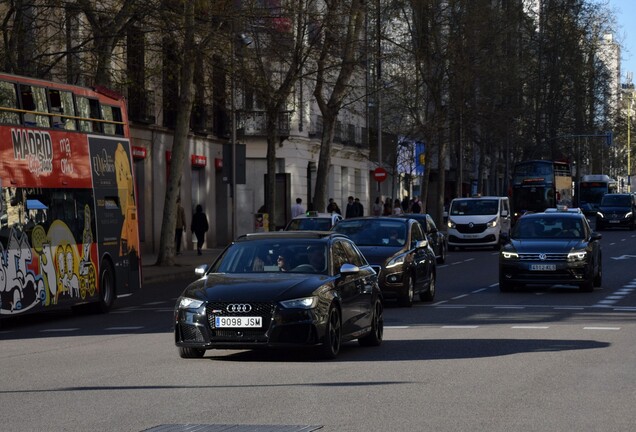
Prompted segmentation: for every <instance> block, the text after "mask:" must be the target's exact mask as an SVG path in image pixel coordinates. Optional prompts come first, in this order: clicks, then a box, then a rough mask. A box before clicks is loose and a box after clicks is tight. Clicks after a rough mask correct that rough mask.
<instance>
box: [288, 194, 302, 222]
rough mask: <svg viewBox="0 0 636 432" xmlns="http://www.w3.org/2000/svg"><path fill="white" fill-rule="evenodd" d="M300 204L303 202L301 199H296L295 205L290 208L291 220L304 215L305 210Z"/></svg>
mask: <svg viewBox="0 0 636 432" xmlns="http://www.w3.org/2000/svg"><path fill="white" fill-rule="evenodd" d="M302 203H303V200H302V199H301V198H296V204H294V205H293V206H292V208H291V217H292V219H293V218H295V217H296V216H300V215H301V214H304V213H305V208H304V207H303V204H302Z"/></svg>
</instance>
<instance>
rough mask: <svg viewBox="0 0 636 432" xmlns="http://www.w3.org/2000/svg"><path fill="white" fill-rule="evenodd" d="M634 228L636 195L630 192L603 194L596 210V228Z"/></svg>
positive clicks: (635, 224) (635, 226)
mask: <svg viewBox="0 0 636 432" xmlns="http://www.w3.org/2000/svg"><path fill="white" fill-rule="evenodd" d="M605 228H628V229H630V230H633V229H634V228H636V197H635V196H634V194H631V193H611V194H605V195H604V196H603V198H602V199H601V203H600V204H599V206H598V211H597V212H596V230H597V231H601V230H603V229H605Z"/></svg>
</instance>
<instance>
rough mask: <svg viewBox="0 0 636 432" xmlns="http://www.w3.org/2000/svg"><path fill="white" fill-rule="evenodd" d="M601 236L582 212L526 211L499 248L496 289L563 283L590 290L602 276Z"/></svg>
mask: <svg viewBox="0 0 636 432" xmlns="http://www.w3.org/2000/svg"><path fill="white" fill-rule="evenodd" d="M600 240H601V235H600V234H598V233H596V232H593V231H592V229H591V228H590V225H589V223H588V222H587V219H586V218H585V215H584V214H583V213H582V212H578V213H577V212H565V211H563V212H562V211H556V212H545V213H533V214H527V215H525V216H523V217H521V218H520V219H519V220H518V221H517V223H516V224H515V226H514V228H513V230H512V232H511V234H510V237H509V238H506V239H504V244H503V246H502V248H501V250H500V252H499V289H500V290H501V291H504V292H505V291H511V290H513V289H514V288H515V287H521V286H524V285H531V284H539V285H561V284H563V285H577V286H578V287H579V288H580V290H581V291H593V290H594V287H595V286H601V278H602V276H603V270H602V269H603V266H602V253H601V242H600Z"/></svg>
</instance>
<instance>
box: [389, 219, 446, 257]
mask: <svg viewBox="0 0 636 432" xmlns="http://www.w3.org/2000/svg"><path fill="white" fill-rule="evenodd" d="M397 217H401V218H407V219H415V220H416V221H418V222H419V223H420V226H421V227H422V230H423V231H424V234H426V239H427V240H428V243H429V245H431V249H433V252H435V258H436V259H437V263H438V264H444V263H445V262H446V254H447V252H448V239H447V238H446V234H444V233H443V232H442V231H440V230H439V229H437V225H435V221H433V218H432V217H431V215H430V214H428V213H403V214H401V215H397Z"/></svg>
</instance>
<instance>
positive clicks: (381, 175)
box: [373, 167, 387, 183]
mask: <svg viewBox="0 0 636 432" xmlns="http://www.w3.org/2000/svg"><path fill="white" fill-rule="evenodd" d="M386 177H387V174H386V170H385V169H384V168H382V167H377V168H376V169H375V171H373V178H374V179H375V181H377V182H378V183H382V182H383V181H384V180H386Z"/></svg>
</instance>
